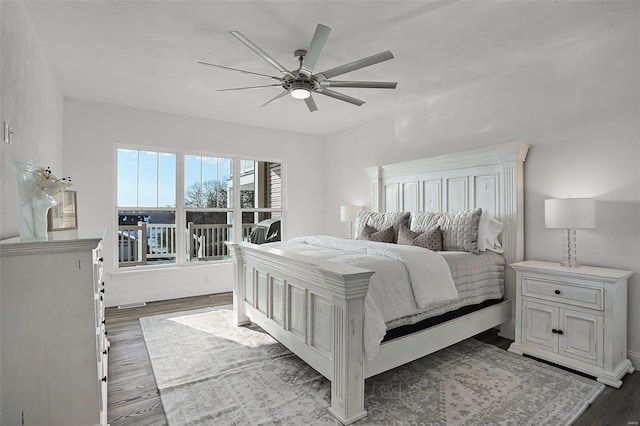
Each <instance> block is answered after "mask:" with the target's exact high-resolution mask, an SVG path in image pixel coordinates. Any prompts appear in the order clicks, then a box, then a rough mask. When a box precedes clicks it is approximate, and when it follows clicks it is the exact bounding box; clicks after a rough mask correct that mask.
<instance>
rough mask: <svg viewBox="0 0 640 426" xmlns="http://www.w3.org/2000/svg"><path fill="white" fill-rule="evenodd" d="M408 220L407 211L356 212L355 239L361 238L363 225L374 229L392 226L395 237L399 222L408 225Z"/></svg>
mask: <svg viewBox="0 0 640 426" xmlns="http://www.w3.org/2000/svg"><path fill="white" fill-rule="evenodd" d="M408 222H409V213H407V212H384V213H378V212H370V211H362V212H358V216H356V240H362V239H363V238H362V231H363V230H364V227H365V225H369V226H371V227H373V228H375V229H387V228H388V227H390V226H393V228H394V232H395V238H397V235H398V230H399V229H400V224H401V223H404V224H405V225H408ZM394 242H395V239H394Z"/></svg>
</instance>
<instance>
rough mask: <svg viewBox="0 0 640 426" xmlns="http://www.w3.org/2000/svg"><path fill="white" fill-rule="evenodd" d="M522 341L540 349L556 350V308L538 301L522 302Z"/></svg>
mask: <svg viewBox="0 0 640 426" xmlns="http://www.w3.org/2000/svg"><path fill="white" fill-rule="evenodd" d="M522 316H523V325H522V342H523V343H526V344H528V345H531V346H537V347H539V348H540V349H542V350H545V351H551V352H558V335H557V334H556V333H554V332H553V330H556V331H557V328H558V308H555V307H553V306H548V305H543V304H540V303H535V302H529V301H524V302H522Z"/></svg>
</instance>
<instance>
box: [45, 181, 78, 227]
mask: <svg viewBox="0 0 640 426" xmlns="http://www.w3.org/2000/svg"><path fill="white" fill-rule="evenodd" d="M67 229H78V194H77V192H76V191H70V190H65V191H63V192H62V200H61V201H60V202H59V204H58V205H57V206H56V207H52V208H50V209H49V212H48V213H47V230H48V231H49V232H52V231H65V230H67Z"/></svg>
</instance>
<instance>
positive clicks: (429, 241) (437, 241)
mask: <svg viewBox="0 0 640 426" xmlns="http://www.w3.org/2000/svg"><path fill="white" fill-rule="evenodd" d="M398 244H402V245H406V246H417V247H422V248H426V249H429V250H433V251H441V250H442V232H440V227H439V226H437V227H435V228H432V229H428V230H426V231H425V232H422V233H421V232H413V231H412V230H410V229H409V228H407V227H406V226H404V225H400V231H399V232H398Z"/></svg>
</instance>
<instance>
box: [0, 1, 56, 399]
mask: <svg viewBox="0 0 640 426" xmlns="http://www.w3.org/2000/svg"><path fill="white" fill-rule="evenodd" d="M62 111H63V108H62V92H61V90H60V87H59V85H58V83H57V80H56V78H55V75H54V72H53V70H52V68H51V66H50V65H49V62H48V61H47V59H46V57H45V55H44V54H43V51H42V48H41V45H40V42H39V41H38V39H37V37H36V35H35V32H34V30H33V26H32V24H31V20H30V19H29V17H28V16H27V14H26V13H25V10H24V7H23V5H22V3H20V2H6V1H0V135H2V136H4V131H3V130H4V129H3V127H4V125H3V123H4V122H7V123H9V124H10V125H11V126H12V127H13V130H14V134H13V135H12V136H13V137H12V144H11V145H9V144H6V143H4V142H2V141H3V140H4V138H3V137H2V136H0V155H1V157H2V158H1V160H0V200H1V202H0V239H5V238H9V237H14V236H17V235H18V215H17V209H18V192H17V186H16V173H15V170H14V168H13V162H14V161H15V160H18V159H29V160H33V161H34V163H35V164H36V165H43V166H51V167H52V169H53V170H54V171H56V172H61V167H62ZM1 278H2V277H1V274H0V280H1ZM12 326H15V325H13V324H12ZM1 341H2V339H1V338H0V342H1ZM1 352H2V351H1V350H0V353H1ZM3 369H4V368H3ZM1 388H2V387H1V386H0V389H1ZM1 392H2V393H5V392H7V390H4V389H3V390H1Z"/></svg>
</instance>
